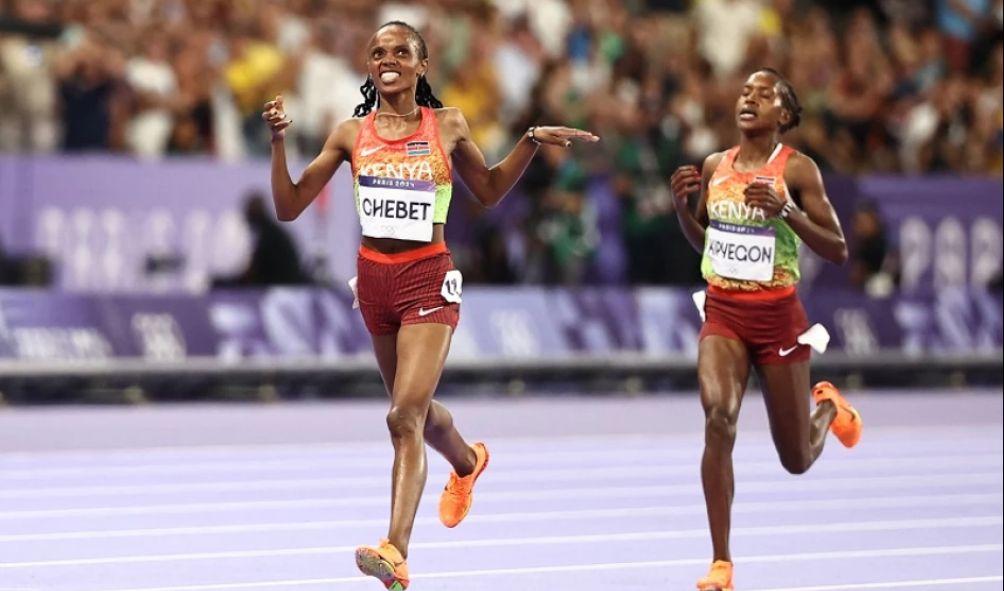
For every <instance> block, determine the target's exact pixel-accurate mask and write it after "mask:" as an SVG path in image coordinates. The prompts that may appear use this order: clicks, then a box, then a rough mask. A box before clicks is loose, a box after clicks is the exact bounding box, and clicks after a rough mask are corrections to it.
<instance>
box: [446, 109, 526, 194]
mask: <svg viewBox="0 0 1004 591" xmlns="http://www.w3.org/2000/svg"><path fill="white" fill-rule="evenodd" d="M443 127H445V128H446V129H447V130H448V132H449V133H450V134H451V135H452V136H453V137H454V138H456V140H455V143H454V146H455V147H454V148H453V153H452V154H451V156H452V158H453V166H454V167H455V168H456V170H457V173H459V174H460V178H461V179H463V181H464V184H466V185H467V188H468V189H470V190H471V193H473V194H474V197H475V198H476V199H477V200H478V202H480V203H481V205H484V206H485V207H495V206H496V205H498V204H499V202H500V201H502V198H503V197H505V196H506V193H508V192H509V189H511V188H512V186H513V185H514V184H516V181H517V180H519V177H521V176H523V171H524V170H526V167H527V165H529V164H530V160H532V159H533V155H534V154H535V153H536V152H537V146H536V145H535V144H534V143H533V142H532V141H530V140H529V139H527V138H526V137H525V136H524V137H521V138H520V140H519V141H518V142H516V146H515V147H514V148H513V149H512V151H511V152H509V155H508V156H506V157H505V158H504V159H503V160H502V162H499V163H498V164H496V165H495V166H493V167H491V168H489V167H488V163H487V162H486V161H485V155H484V154H482V153H481V149H480V148H478V146H477V145H476V144H475V143H474V140H473V139H472V138H471V128H470V126H469V125H468V124H467V119H466V118H465V117H464V114H463V113H461V112H460V109H456V108H449V109H444V112H443Z"/></svg>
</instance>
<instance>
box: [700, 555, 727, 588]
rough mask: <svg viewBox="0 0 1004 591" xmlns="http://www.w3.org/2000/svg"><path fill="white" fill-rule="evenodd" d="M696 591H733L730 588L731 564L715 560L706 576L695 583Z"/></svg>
mask: <svg viewBox="0 0 1004 591" xmlns="http://www.w3.org/2000/svg"><path fill="white" fill-rule="evenodd" d="M697 589H698V591H735V587H733V586H732V563H731V562H726V561H724V560H716V561H714V562H712V563H711V570H709V571H708V576H706V577H704V578H703V579H701V580H700V581H697Z"/></svg>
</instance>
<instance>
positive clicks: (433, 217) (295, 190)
mask: <svg viewBox="0 0 1004 591" xmlns="http://www.w3.org/2000/svg"><path fill="white" fill-rule="evenodd" d="M367 55H368V58H367V68H368V70H369V76H368V77H367V79H366V83H365V84H364V85H363V86H362V89H361V90H362V93H363V97H364V98H365V102H363V103H362V104H361V105H359V106H358V107H357V108H356V112H355V114H354V115H355V116H354V117H353V118H351V119H348V120H346V121H343V122H342V123H340V124H339V125H338V126H337V127H336V128H335V130H334V131H333V132H332V133H331V135H330V136H329V137H328V139H327V141H326V142H325V144H324V147H323V148H322V149H321V153H320V154H319V155H318V156H317V157H316V158H315V159H314V161H313V162H311V163H310V164H309V165H308V166H307V168H306V170H304V172H303V175H302V176H301V178H300V180H299V181H298V182H296V183H293V181H292V179H290V176H289V171H288V169H287V166H286V152H285V148H284V144H283V140H284V136H285V130H286V128H287V127H289V125H291V124H292V121H291V120H290V119H289V118H288V117H287V116H286V112H285V108H284V106H283V102H282V97H276V99H275V100H274V101H269V102H268V103H266V104H265V111H264V112H263V113H262V118H263V119H265V121H266V122H267V123H268V125H269V128H270V129H271V131H272V197H273V199H274V201H275V208H276V213H277V214H278V216H279V219H281V220H286V221H288V220H293V219H295V218H296V217H297V216H299V215H300V213H302V212H303V210H304V209H306V207H307V206H308V205H310V203H311V202H312V201H313V200H314V198H315V197H317V195H318V194H319V193H320V191H321V189H322V188H323V187H324V186H325V185H326V184H327V183H328V181H329V180H331V177H332V176H333V175H334V174H335V171H336V170H337V169H338V167H339V166H340V165H341V164H342V162H344V161H345V160H349V161H350V163H351V165H352V176H353V179H354V183H353V188H354V193H355V200H356V210H357V212H358V213H359V219H360V222H361V224H362V235H363V238H362V246H361V247H360V249H359V258H358V272H359V274H358V277H357V278H356V280H355V283H354V284H355V289H356V291H357V299H358V303H359V307H360V309H361V311H362V315H363V319H364V321H365V322H366V327H367V328H368V329H369V331H370V333H371V334H372V338H373V349H374V352H375V353H376V358H377V364H378V365H379V366H380V373H381V375H382V376H383V380H384V384H385V385H386V387H387V392H388V394H389V395H390V398H391V406H390V411H389V412H388V413H387V426H388V428H389V429H390V435H391V441H392V443H393V445H394V472H393V481H392V485H391V518H390V528H389V531H388V534H387V539H385V540H382V541H381V542H380V544H378V545H377V546H362V547H360V548H359V549H358V550H357V551H356V563H357V564H358V566H359V568H360V570H362V571H363V572H364V573H365V574H367V575H371V576H374V577H376V578H378V579H379V580H380V581H381V582H382V583H383V584H384V586H385V587H386V588H387V589H392V590H394V591H401V590H403V589H406V588H407V587H408V584H409V575H408V565H407V558H408V541H409V539H410V537H411V529H412V525H413V524H414V521H415V512H416V510H417V509H418V503H419V499H420V498H421V495H422V489H423V488H424V487H425V480H426V463H425V443H426V442H428V444H429V445H430V446H432V447H433V448H434V449H435V450H436V451H438V452H439V453H441V454H442V455H443V457H445V458H446V459H447V460H448V461H449V462H450V464H451V465H452V466H453V473H452V474H451V475H450V478H449V481H448V482H447V484H446V488H445V489H444V491H443V494H442V496H441V498H440V504H439V515H440V519H441V521H442V522H443V524H444V525H446V526H447V527H454V526H456V525H457V524H459V523H460V521H461V520H463V519H464V517H465V516H466V515H467V512H468V511H469V509H470V507H471V501H472V491H473V487H474V482H475V480H476V479H477V477H478V476H479V475H480V474H481V473H482V471H483V470H484V469H485V467H486V466H487V465H488V449H487V448H486V447H485V445H484V444H483V443H475V444H474V445H468V444H467V442H466V441H464V439H463V438H462V437H461V436H460V433H459V432H458V431H457V429H456V427H454V424H453V417H452V416H451V415H450V413H449V411H447V410H446V407H445V406H443V405H442V404H440V403H438V402H436V401H434V400H432V397H433V394H434V392H435V389H436V384H437V383H438V382H439V376H440V374H441V373H442V370H443V364H444V362H445V361H446V355H447V352H448V351H449V348H450V339H451V337H452V336H453V329H454V328H455V327H456V325H457V322H458V320H459V317H460V302H461V294H462V284H463V282H462V277H461V275H460V272H459V271H458V270H457V269H455V268H454V267H453V261H452V259H451V257H450V253H449V251H448V250H447V248H446V243H445V242H444V239H443V224H444V223H445V222H446V214H447V210H448V209H449V205H450V198H451V196H452V189H453V175H452V173H453V172H454V170H455V171H456V172H457V173H458V174H459V175H460V178H462V179H463V180H464V183H465V184H466V185H467V187H468V188H469V189H470V190H471V192H472V193H473V194H474V196H475V197H476V198H477V199H478V201H480V202H481V203H482V204H483V205H484V206H485V207H493V206H494V205H496V204H498V202H499V201H501V200H502V198H503V197H504V196H505V195H506V193H508V192H509V189H510V188H512V186H513V185H514V184H515V183H516V181H517V180H518V179H519V178H520V176H522V174H523V171H524V170H525V169H526V166H527V165H528V164H529V163H530V159H531V158H533V156H534V154H535V153H536V151H537V146H539V145H540V144H552V145H556V146H562V147H568V146H570V145H571V143H572V141H573V140H578V141H592V142H595V141H597V140H598V139H599V138H597V137H596V136H594V135H593V134H591V133H589V132H586V131H581V130H578V129H570V128H567V127H531V128H530V129H529V130H528V131H527V133H525V134H524V135H523V136H522V137H521V138H520V140H519V141H518V142H517V143H516V146H515V147H514V148H513V150H512V151H511V152H510V153H509V155H508V156H506V158H505V159H504V160H502V162H500V163H498V164H497V165H495V166H493V167H491V168H489V167H488V166H487V165H486V163H485V158H484V156H483V155H482V153H481V150H479V149H478V147H477V146H476V145H475V144H474V142H473V141H472V139H471V130H470V128H469V127H468V125H467V121H466V120H465V119H464V115H463V114H462V113H461V112H460V111H459V110H458V109H451V108H443V105H442V104H441V103H440V102H439V100H437V99H436V97H435V96H433V94H432V89H431V87H430V86H429V83H428V81H426V78H425V74H426V72H427V71H428V69H429V59H428V58H429V56H428V49H427V48H426V45H425V41H424V40H423V39H422V36H421V35H420V34H419V33H418V31H416V30H415V29H414V28H412V27H411V26H409V25H407V24H405V23H402V22H399V21H394V22H390V23H387V24H386V25H384V26H382V27H380V28H379V29H378V30H377V32H376V33H375V34H374V35H373V38H372V39H371V40H370V42H369V47H368V50H367Z"/></svg>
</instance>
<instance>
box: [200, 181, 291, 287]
mask: <svg viewBox="0 0 1004 591" xmlns="http://www.w3.org/2000/svg"><path fill="white" fill-rule="evenodd" d="M244 219H245V220H246V221H247V224H248V227H249V228H250V230H251V235H252V242H253V244H252V247H251V260H250V261H249V262H248V266H247V268H246V269H244V271H242V272H240V273H239V274H237V275H236V276H233V277H220V278H216V279H214V281H213V287H261V286H266V285H298V284H306V283H310V278H309V277H307V274H306V273H305V272H304V271H303V268H302V266H301V264H300V255H299V252H298V250H297V247H296V242H294V241H293V238H292V236H290V235H289V232H287V231H286V229H285V228H283V227H282V226H280V225H279V223H278V222H277V221H276V220H275V217H274V216H273V214H272V206H271V205H269V204H268V203H267V201H266V197H265V196H264V195H263V194H261V193H259V192H257V191H256V192H253V193H251V194H250V195H248V197H247V199H246V200H245V201H244Z"/></svg>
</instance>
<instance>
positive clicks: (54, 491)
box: [0, 454, 1004, 499]
mask: <svg viewBox="0 0 1004 591" xmlns="http://www.w3.org/2000/svg"><path fill="white" fill-rule="evenodd" d="M695 461H696V460H695ZM1002 465H1004V457H1002V456H1000V455H993V454H984V455H978V456H934V457H926V458H911V459H909V460H907V459H890V458H874V459H863V460H860V461H854V462H846V463H841V464H830V465H828V466H826V467H825V468H823V470H825V471H827V472H843V471H853V472H855V473H858V474H861V473H862V472H863V471H865V470H869V469H876V468H886V469H889V468H904V469H908V468H917V467H922V468H926V469H928V470H936V469H944V468H956V469H960V470H961V469H966V468H968V469H970V470H972V469H987V468H1000V467H1001V466H1002ZM695 470H696V468H695V463H694V462H688V463H685V464H673V465H668V466H667V465H660V464H659V463H658V462H652V463H649V464H646V465H645V466H644V467H643V468H639V467H638V466H601V467H589V468H584V467H583V468H551V469H529V470H528V469H517V470H510V469H507V467H506V465H505V464H502V465H501V466H498V465H497V469H495V470H493V471H492V472H491V479H492V481H493V482H496V483H500V482H520V483H532V482H556V481H562V482H569V481H581V480H592V479H601V480H613V479H618V478H633V479H635V480H638V479H641V478H645V479H649V478H658V477H660V476H678V475H687V476H692V475H693V474H694V472H695ZM384 472H385V467H384V468H382V469H381V474H380V475H379V476H346V477H335V478H281V479H278V478H269V479H254V480H232V481H222V482H206V481H205V479H203V480H202V481H200V482H179V483H169V484H150V483H140V484H125V485H107V486H102V485H89V486H54V487H45V488H25V489H10V490H2V491H0V499H40V498H63V497H74V498H79V497H91V496H114V495H130V496H136V495H145V494H166V493H190V492H227V491H247V490H254V491H266V490H294V489H295V490H308V489H331V488H335V489H342V488H344V487H351V486H359V487H365V486H382V487H385V486H386V485H387V482H388V477H387V474H385V473H384ZM779 472H781V468H779V464H778V462H776V461H772V462H747V463H744V464H741V465H740V466H738V468H737V470H736V473H737V474H736V475H737V477H739V478H743V477H745V476H748V475H764V474H777V473H779ZM952 474H954V472H953V473H952ZM942 475H943V476H944V475H945V474H944V473H942ZM2 481H3V479H2V478H0V482H2Z"/></svg>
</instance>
